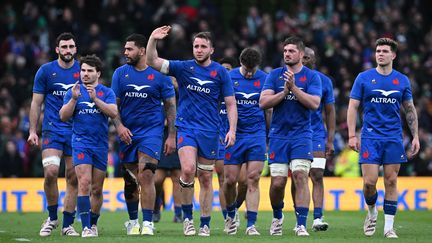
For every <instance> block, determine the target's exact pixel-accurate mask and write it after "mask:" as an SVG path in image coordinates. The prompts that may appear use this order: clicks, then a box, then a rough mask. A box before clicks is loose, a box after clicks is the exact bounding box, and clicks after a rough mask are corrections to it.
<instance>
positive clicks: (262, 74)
mask: <svg viewBox="0 0 432 243" xmlns="http://www.w3.org/2000/svg"><path fill="white" fill-rule="evenodd" d="M255 76H256V77H257V78H262V77H266V76H267V73H266V72H264V71H263V70H261V69H257V71H256V73H255Z"/></svg>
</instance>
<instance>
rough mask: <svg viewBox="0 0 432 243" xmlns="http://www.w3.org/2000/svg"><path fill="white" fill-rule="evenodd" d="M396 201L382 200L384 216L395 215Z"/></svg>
mask: <svg viewBox="0 0 432 243" xmlns="http://www.w3.org/2000/svg"><path fill="white" fill-rule="evenodd" d="M397 205H398V202H397V201H388V200H385V199H384V214H388V215H396V211H397Z"/></svg>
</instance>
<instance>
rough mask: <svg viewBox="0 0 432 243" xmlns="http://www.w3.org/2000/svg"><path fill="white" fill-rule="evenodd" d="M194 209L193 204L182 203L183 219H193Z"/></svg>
mask: <svg viewBox="0 0 432 243" xmlns="http://www.w3.org/2000/svg"><path fill="white" fill-rule="evenodd" d="M192 209H193V205H192V204H183V205H182V210H183V219H189V220H191V219H193V216H192Z"/></svg>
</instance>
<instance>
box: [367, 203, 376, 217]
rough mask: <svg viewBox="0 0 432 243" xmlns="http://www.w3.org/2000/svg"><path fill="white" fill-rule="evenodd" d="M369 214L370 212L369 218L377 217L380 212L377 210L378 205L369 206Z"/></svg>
mask: <svg viewBox="0 0 432 243" xmlns="http://www.w3.org/2000/svg"><path fill="white" fill-rule="evenodd" d="M368 208H369V210H368V212H369V216H376V215H377V214H378V211H377V209H376V204H374V205H368Z"/></svg>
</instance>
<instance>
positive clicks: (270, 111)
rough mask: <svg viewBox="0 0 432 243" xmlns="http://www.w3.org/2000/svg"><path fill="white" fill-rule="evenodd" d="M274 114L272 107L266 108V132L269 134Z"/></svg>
mask: <svg viewBox="0 0 432 243" xmlns="http://www.w3.org/2000/svg"><path fill="white" fill-rule="evenodd" d="M272 115H273V109H272V108H270V109H266V110H264V118H265V122H266V133H267V134H268V133H269V131H270V125H271V119H272Z"/></svg>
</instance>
